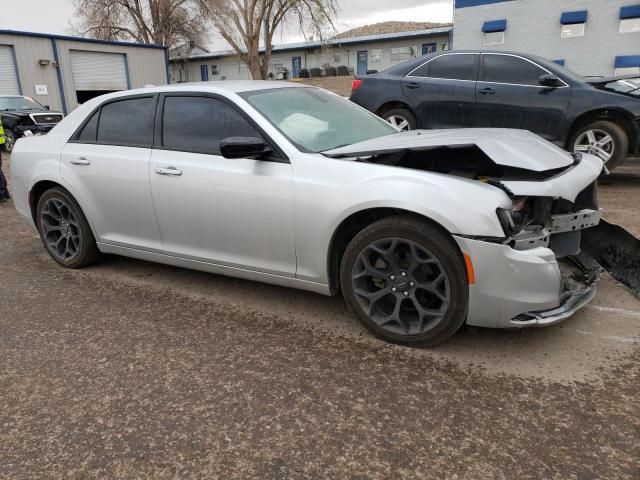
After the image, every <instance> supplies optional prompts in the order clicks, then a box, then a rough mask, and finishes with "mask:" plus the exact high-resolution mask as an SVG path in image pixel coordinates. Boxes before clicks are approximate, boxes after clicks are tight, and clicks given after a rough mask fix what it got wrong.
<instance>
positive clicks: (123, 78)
mask: <svg viewBox="0 0 640 480" xmlns="http://www.w3.org/2000/svg"><path fill="white" fill-rule="evenodd" d="M71 72H72V74H73V84H74V86H75V89H76V90H101V91H115V90H126V89H127V88H129V86H128V82H127V67H126V66H125V57H124V54H121V53H103V52H81V51H71Z"/></svg>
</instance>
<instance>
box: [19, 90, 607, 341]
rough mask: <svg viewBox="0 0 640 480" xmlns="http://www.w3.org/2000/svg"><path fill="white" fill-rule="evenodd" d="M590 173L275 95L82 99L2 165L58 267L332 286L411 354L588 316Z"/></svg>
mask: <svg viewBox="0 0 640 480" xmlns="http://www.w3.org/2000/svg"><path fill="white" fill-rule="evenodd" d="M601 170H602V162H601V161H600V160H599V159H598V158H596V157H594V156H591V155H587V154H583V155H579V154H578V155H574V156H572V155H570V154H568V153H566V152H564V151H562V150H561V149H559V148H557V147H555V146H554V145H552V144H550V143H548V142H546V141H544V140H542V139H540V138H539V137H537V136H535V135H533V134H531V133H528V132H524V131H517V130H507V129H502V130H492V129H483V130H477V129H467V130H439V131H419V130H418V131H412V132H402V133H399V132H398V131H397V129H395V128H394V127H392V126H390V125H389V124H387V123H386V122H384V121H383V120H381V119H379V118H378V117H376V116H374V115H373V114H371V113H369V112H367V111H366V110H364V109H362V108H360V107H358V106H356V105H354V104H352V103H350V102H348V101H346V100H344V99H342V98H340V97H338V96H337V95H334V94H331V93H329V92H326V91H324V90H320V89H317V88H313V87H307V86H301V85H294V84H291V83H278V82H221V83H215V82H212V83H199V84H194V85H185V84H182V85H174V86H164V87H155V88H145V89H140V90H132V91H126V92H119V93H115V94H110V95H105V96H102V97H98V98H96V99H93V100H91V101H89V102H87V103H85V104H84V105H82V106H81V107H80V108H78V109H77V110H75V111H74V112H73V113H71V114H70V115H69V116H68V117H67V118H65V119H64V120H63V121H62V122H61V123H60V124H59V125H58V126H56V127H55V128H54V129H53V130H52V131H51V132H50V133H49V134H48V135H47V136H44V137H38V138H27V139H22V140H20V141H19V142H18V143H17V145H16V148H15V150H14V153H13V158H12V162H11V173H12V177H13V190H14V198H15V204H16V207H17V209H18V211H19V212H20V213H21V214H22V215H23V216H24V217H25V218H26V219H27V221H28V222H29V223H30V224H31V225H32V226H34V227H35V228H37V230H38V232H39V233H40V235H41V237H42V242H43V244H44V247H45V248H46V250H47V251H48V252H49V254H50V255H51V256H52V257H53V259H54V260H55V261H56V262H58V263H59V264H60V265H62V266H64V267H67V268H79V267H83V266H85V265H88V264H90V263H92V262H94V261H96V260H97V259H98V258H99V254H100V253H101V252H102V253H110V254H119V255H125V256H129V257H135V258H140V259H144V260H149V261H155V262H160V263H166V264H171V265H177V266H181V267H186V268H193V269H198V270H204V271H208V272H213V273H219V274H224V275H232V276H237V277H242V278H246V279H251V280H257V281H262V282H268V283H274V284H278V285H284V286H288V287H294V288H300V289H304V290H311V291H314V292H318V293H321V294H325V295H332V294H335V293H338V292H340V291H341V292H342V294H343V295H344V297H345V300H346V302H347V303H348V305H349V306H350V307H351V308H352V309H353V311H354V312H355V314H356V315H357V317H358V318H359V319H360V320H361V321H362V323H363V324H364V325H365V326H366V327H367V328H369V329H370V330H371V331H373V332H374V333H375V334H377V335H379V336H381V337H383V338H385V339H387V340H389V341H392V342H397V343H401V344H405V345H420V346H428V345H434V344H436V343H438V342H441V341H443V340H445V339H447V338H448V337H450V336H451V335H453V334H454V333H455V332H456V331H457V330H458V329H459V327H460V326H461V325H462V324H464V323H465V322H466V323H467V324H469V325H475V326H482V327H496V328H518V327H526V326H541V325H549V324H552V323H555V322H558V321H560V320H563V319H565V318H567V317H569V316H570V315H572V314H573V313H574V312H575V311H576V310H577V309H579V308H580V307H582V306H584V305H585V304H586V303H587V302H589V301H590V300H591V299H592V298H593V296H594V294H595V284H596V281H597V273H596V270H597V269H596V268H595V267H594V266H593V265H591V264H589V262H585V259H584V258H583V256H581V255H578V254H579V253H580V240H581V232H584V231H585V229H589V228H591V227H593V226H595V225H597V224H598V222H599V220H600V215H601V212H600V210H599V209H598V206H597V204H596V200H595V199H596V197H595V189H596V184H595V182H596V179H597V177H598V175H599V174H600V172H601ZM87 299H88V300H89V299H90V292H87Z"/></svg>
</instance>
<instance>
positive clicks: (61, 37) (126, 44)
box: [0, 30, 167, 49]
mask: <svg viewBox="0 0 640 480" xmlns="http://www.w3.org/2000/svg"><path fill="white" fill-rule="evenodd" d="M0 34H4V35H19V36H22V37H36V38H49V39H55V40H69V41H72V42H86V43H99V44H102V45H118V46H120V47H139V48H162V49H166V48H167V47H164V46H162V45H154V44H152V43H136V42H114V41H110V40H98V39H96V38H82V37H71V36H68V35H56V34H52V33H37V32H21V31H18V30H0Z"/></svg>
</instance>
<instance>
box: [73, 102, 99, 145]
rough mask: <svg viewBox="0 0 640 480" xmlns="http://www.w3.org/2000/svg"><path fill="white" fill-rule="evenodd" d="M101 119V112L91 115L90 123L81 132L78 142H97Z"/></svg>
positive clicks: (97, 111)
mask: <svg viewBox="0 0 640 480" xmlns="http://www.w3.org/2000/svg"><path fill="white" fill-rule="evenodd" d="M99 117H100V110H96V112H95V113H94V114H93V115H91V118H90V119H89V121H88V122H87V123H86V124H85V125H84V128H83V129H82V130H81V131H80V133H79V134H78V137H77V141H78V142H81V143H83V142H91V143H93V142H95V141H96V137H97V135H98V118H99Z"/></svg>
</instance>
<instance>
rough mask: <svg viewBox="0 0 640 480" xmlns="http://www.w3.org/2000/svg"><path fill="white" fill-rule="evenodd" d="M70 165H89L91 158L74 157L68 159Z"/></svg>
mask: <svg viewBox="0 0 640 480" xmlns="http://www.w3.org/2000/svg"><path fill="white" fill-rule="evenodd" d="M70 163H71V164H72V165H91V160H89V159H88V158H85V157H79V158H74V159H73V160H70Z"/></svg>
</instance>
